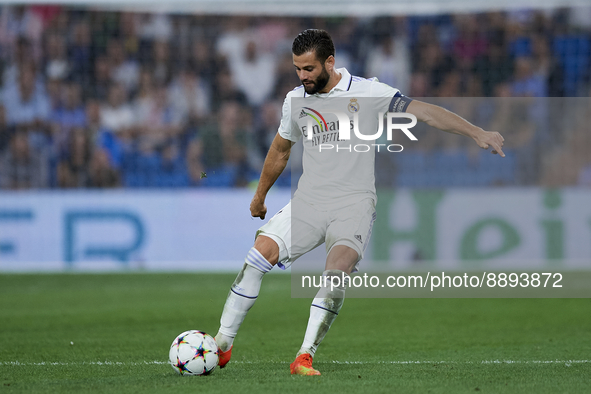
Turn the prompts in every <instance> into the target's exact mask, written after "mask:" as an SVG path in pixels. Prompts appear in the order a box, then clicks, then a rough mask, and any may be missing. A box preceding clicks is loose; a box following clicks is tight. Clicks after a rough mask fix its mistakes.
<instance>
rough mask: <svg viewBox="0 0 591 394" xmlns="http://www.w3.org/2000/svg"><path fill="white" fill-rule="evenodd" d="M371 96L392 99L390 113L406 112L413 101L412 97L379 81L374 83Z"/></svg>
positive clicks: (389, 107)
mask: <svg viewBox="0 0 591 394" xmlns="http://www.w3.org/2000/svg"><path fill="white" fill-rule="evenodd" d="M371 95H372V97H391V98H392V100H390V104H389V105H388V112H406V109H407V108H408V105H409V104H410V102H411V101H412V99H411V98H410V97H407V96H405V95H403V94H402V93H400V90H398V89H396V88H393V87H391V86H389V85H386V84H385V83H381V82H377V81H375V82H374V83H373V86H372V89H371Z"/></svg>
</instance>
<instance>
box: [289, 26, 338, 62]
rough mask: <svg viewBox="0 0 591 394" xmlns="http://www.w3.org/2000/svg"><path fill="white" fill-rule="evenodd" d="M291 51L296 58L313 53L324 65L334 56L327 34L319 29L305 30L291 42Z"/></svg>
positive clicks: (330, 40) (332, 45)
mask: <svg viewBox="0 0 591 394" xmlns="http://www.w3.org/2000/svg"><path fill="white" fill-rule="evenodd" d="M291 51H292V52H293V54H294V55H296V56H300V55H303V54H304V53H306V52H311V51H314V53H316V58H317V59H318V60H320V62H321V63H324V62H325V61H326V59H328V57H329V56H334V44H333V43H332V38H330V34H328V32H326V31H324V30H320V29H307V30H304V31H303V32H301V33H300V34H298V36H297V37H296V38H295V39H294V40H293V45H292V46H291Z"/></svg>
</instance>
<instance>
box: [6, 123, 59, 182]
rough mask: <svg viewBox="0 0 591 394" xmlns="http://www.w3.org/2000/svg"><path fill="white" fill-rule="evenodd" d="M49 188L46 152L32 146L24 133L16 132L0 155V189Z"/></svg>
mask: <svg viewBox="0 0 591 394" xmlns="http://www.w3.org/2000/svg"><path fill="white" fill-rule="evenodd" d="M48 186H49V159H48V154H47V150H46V149H44V148H40V147H35V146H32V145H31V144H30V143H29V138H28V135H27V133H26V132H25V131H17V132H16V133H15V134H14V135H13V136H12V138H11V139H10V143H9V146H8V148H7V149H6V150H5V151H4V152H1V153H0V188H2V189H39V188H46V187H48Z"/></svg>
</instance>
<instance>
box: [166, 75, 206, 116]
mask: <svg viewBox="0 0 591 394" xmlns="http://www.w3.org/2000/svg"><path fill="white" fill-rule="evenodd" d="M209 97H210V89H209V86H208V85H207V83H206V82H205V80H203V79H202V78H201V77H199V76H197V74H196V72H195V71H193V70H192V69H191V68H190V67H188V66H186V67H183V68H182V69H181V71H180V73H179V74H178V77H177V78H176V79H175V80H174V81H173V82H172V84H171V86H170V103H171V106H172V109H173V110H174V111H175V113H176V117H178V118H180V119H181V120H182V122H183V123H185V124H189V125H192V126H196V125H198V124H201V122H202V121H203V120H204V119H205V118H206V117H207V115H208V114H209V113H210V111H211V104H210V101H209Z"/></svg>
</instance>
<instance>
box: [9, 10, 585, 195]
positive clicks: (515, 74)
mask: <svg viewBox="0 0 591 394" xmlns="http://www.w3.org/2000/svg"><path fill="white" fill-rule="evenodd" d="M585 12H586V13H585ZM589 14H590V12H589V9H586V8H584V9H582V11H576V10H572V9H571V10H568V9H564V10H555V11H547V12H538V11H531V10H522V11H519V12H511V13H483V14H463V15H439V16H432V17H381V18H372V19H368V18H295V17H291V18H287V17H274V18H271V17H265V18H263V17H245V16H235V17H229V16H223V17H222V16H211V15H165V14H148V13H129V12H106V11H91V10H87V9H82V8H71V7H61V6H2V7H0V76H1V79H0V84H1V86H0V88H1V90H0V92H1V96H0V188H2V189H29V188H112V187H191V186H195V187H239V186H245V185H247V184H248V183H249V182H251V181H254V180H256V179H257V178H258V174H259V172H260V169H261V168H262V164H263V160H264V157H265V154H266V152H267V149H268V147H269V145H270V143H271V141H272V139H273V137H274V135H275V133H276V131H277V126H278V124H279V119H280V113H281V105H282V102H283V99H284V97H285V94H286V93H287V92H288V91H289V90H291V89H293V87H295V86H297V85H299V84H300V83H299V80H298V79H297V77H296V74H295V72H294V69H293V65H292V61H291V42H292V40H293V37H294V36H295V35H297V33H298V32H300V31H301V30H303V29H304V28H309V27H317V28H323V29H326V30H328V31H329V32H331V34H332V35H333V39H334V41H335V44H336V45H337V48H336V51H337V54H336V59H337V66H340V67H347V69H348V70H349V71H350V72H351V73H352V74H354V75H360V76H364V77H374V76H375V77H378V79H379V80H380V81H382V82H385V83H387V84H389V85H391V86H394V87H397V88H399V89H400V90H401V91H402V92H403V93H404V94H406V95H408V96H410V97H416V98H419V97H429V98H433V100H435V101H437V103H438V104H440V105H443V106H445V107H448V108H450V109H452V110H454V111H456V112H458V113H460V114H463V115H465V116H466V117H467V118H468V119H469V120H471V121H473V122H474V123H476V124H479V125H481V126H482V127H488V128H489V129H494V130H497V131H500V132H502V133H503V134H504V136H505V140H506V148H507V150H506V153H507V158H505V159H503V160H500V159H499V158H498V157H496V156H493V155H490V153H489V154H485V152H483V151H480V150H478V149H474V147H473V146H472V145H473V144H472V143H471V142H470V141H465V139H461V138H456V137H455V136H450V135H446V134H444V133H433V132H429V131H421V130H420V129H419V130H418V131H417V133H419V134H418V136H419V141H420V144H416V143H415V144H414V145H412V144H408V146H407V145H406V144H405V150H404V154H378V157H377V169H378V170H377V182H378V185H380V186H409V187H447V186H501V185H510V186H515V185H542V186H565V185H586V186H590V185H591V149H590V148H589V147H590V146H591V144H590V143H589V142H591V137H589V126H588V125H589V124H591V122H590V121H589V119H588V118H586V117H585V116H586V115H585V114H587V113H588V112H590V111H589V109H591V106H590V105H589V101H588V100H585V97H588V96H589V79H590V74H591V72H590V71H591V62H590V57H591V15H589ZM585 15H587V16H588V17H585ZM474 97H482V99H478V100H476V99H472V98H474ZM549 97H551V98H549ZM572 97H578V98H579V99H572ZM542 98H543V99H542ZM569 100H570V101H569ZM581 100H582V101H581ZM571 104H572V105H571ZM490 107H495V108H496V110H495V111H496V112H494V113H495V116H494V117H491V116H490V110H488V112H487V108H490ZM573 107H576V108H579V109H580V111H579V112H577V114H579V115H580V116H578V115H577V116H575V117H574V118H576V121H574V122H571V123H572V124H568V125H565V124H562V123H560V124H553V123H552V122H553V121H554V122H555V121H556V118H560V119H562V118H564V116H551V115H552V110H556V111H559V110H560V111H562V110H570V111H572V110H573V109H572V108H573ZM561 113H562V112H561ZM487 114H488V115H487ZM499 114H501V115H499ZM487 116H488V118H487ZM571 118H572V117H571ZM566 126H569V127H566ZM294 156H295V155H294ZM290 180H291V178H290V171H289V170H287V171H286V172H285V174H284V175H282V177H281V178H280V179H279V180H278V184H279V185H281V186H289V185H290Z"/></svg>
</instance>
